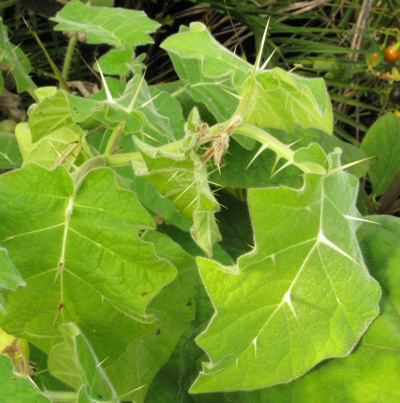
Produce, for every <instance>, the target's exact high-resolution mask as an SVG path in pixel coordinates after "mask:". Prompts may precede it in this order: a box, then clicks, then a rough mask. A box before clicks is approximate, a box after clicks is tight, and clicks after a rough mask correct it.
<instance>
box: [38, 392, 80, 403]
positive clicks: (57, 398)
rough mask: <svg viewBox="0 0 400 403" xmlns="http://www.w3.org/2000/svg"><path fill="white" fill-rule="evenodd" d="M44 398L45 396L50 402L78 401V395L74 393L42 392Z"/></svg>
mask: <svg viewBox="0 0 400 403" xmlns="http://www.w3.org/2000/svg"><path fill="white" fill-rule="evenodd" d="M42 393H43V394H44V395H45V396H47V397H48V398H49V399H50V400H51V401H52V402H64V403H66V402H69V403H72V402H77V401H78V393H76V392H50V391H47V392H42Z"/></svg>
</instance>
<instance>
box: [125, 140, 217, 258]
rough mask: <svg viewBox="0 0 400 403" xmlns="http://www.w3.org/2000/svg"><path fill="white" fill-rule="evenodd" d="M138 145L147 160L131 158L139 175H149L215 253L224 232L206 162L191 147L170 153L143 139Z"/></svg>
mask: <svg viewBox="0 0 400 403" xmlns="http://www.w3.org/2000/svg"><path fill="white" fill-rule="evenodd" d="M136 145H137V147H138V149H139V151H140V153H141V154H142V156H143V160H144V163H143V162H138V161H133V160H132V161H131V163H132V166H133V169H134V171H135V173H136V175H140V176H144V177H146V178H147V179H148V180H149V181H150V182H151V183H152V184H153V185H154V186H155V187H156V188H157V189H158V191H159V192H160V193H161V195H162V196H164V197H166V198H168V199H169V200H171V201H172V203H173V204H174V205H175V207H176V209H177V210H178V211H179V212H180V213H181V214H182V215H183V216H184V217H185V218H186V219H187V220H189V221H190V222H192V227H191V233H192V235H193V238H194V240H195V241H196V242H197V244H198V245H199V246H200V247H201V248H202V249H203V250H204V251H205V252H206V253H207V255H211V253H212V247H213V245H214V243H215V242H217V241H219V240H220V234H219V230H218V226H217V223H216V221H215V212H216V211H218V209H219V205H218V202H217V200H216V199H215V197H214V195H213V193H212V192H211V190H210V187H209V184H208V179H207V178H208V173H207V168H206V165H205V164H204V163H203V162H202V161H201V158H200V157H199V156H198V155H197V154H196V153H195V152H194V151H193V150H191V149H188V150H186V151H178V152H168V151H163V150H160V149H156V148H154V147H151V146H149V145H146V144H145V143H142V142H141V141H136Z"/></svg>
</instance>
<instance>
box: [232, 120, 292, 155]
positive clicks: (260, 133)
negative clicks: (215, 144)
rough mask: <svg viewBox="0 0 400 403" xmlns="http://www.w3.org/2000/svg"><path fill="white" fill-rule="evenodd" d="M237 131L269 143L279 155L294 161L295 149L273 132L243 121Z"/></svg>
mask: <svg viewBox="0 0 400 403" xmlns="http://www.w3.org/2000/svg"><path fill="white" fill-rule="evenodd" d="M236 132H237V133H240V134H244V135H245V136H247V137H251V138H253V139H255V140H257V141H258V142H260V143H261V144H268V148H270V149H271V150H273V151H274V152H275V153H276V154H277V155H279V156H280V157H282V158H285V159H286V160H288V161H292V160H293V157H294V151H293V150H291V149H290V148H289V147H288V146H287V145H286V144H283V143H282V142H280V141H279V140H278V139H276V138H275V137H274V136H272V135H271V134H269V133H267V132H266V131H264V130H263V129H260V128H259V127H257V126H253V125H250V124H247V123H242V124H241V125H240V126H239V127H238V128H237V129H236Z"/></svg>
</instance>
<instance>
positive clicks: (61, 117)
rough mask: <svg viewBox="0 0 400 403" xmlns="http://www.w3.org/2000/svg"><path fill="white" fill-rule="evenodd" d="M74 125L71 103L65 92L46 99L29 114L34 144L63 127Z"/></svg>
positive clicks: (59, 92)
mask: <svg viewBox="0 0 400 403" xmlns="http://www.w3.org/2000/svg"><path fill="white" fill-rule="evenodd" d="M72 125H73V120H72V117H71V113H70V108H69V102H68V98H67V95H66V94H65V92H64V91H57V92H56V93H55V94H54V95H49V96H47V97H45V98H44V99H43V100H42V101H41V102H40V103H39V104H37V105H36V106H35V107H33V108H31V110H30V113H29V127H30V130H31V137H32V143H36V142H37V141H38V140H40V139H41V138H42V137H44V136H46V135H48V134H50V133H52V132H54V131H55V130H57V129H59V128H61V127H65V126H72Z"/></svg>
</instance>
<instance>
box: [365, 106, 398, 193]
mask: <svg viewBox="0 0 400 403" xmlns="http://www.w3.org/2000/svg"><path fill="white" fill-rule="evenodd" d="M361 149H362V150H364V151H365V152H366V153H367V155H368V156H370V157H375V158H374V159H373V160H372V162H371V167H370V170H369V172H368V177H369V179H370V181H371V184H372V192H373V195H374V196H375V197H377V196H381V195H382V194H383V193H384V192H385V189H386V187H387V186H388V184H389V183H390V181H391V180H392V179H393V176H394V174H395V173H396V171H397V169H398V168H399V167H400V118H398V117H397V116H395V115H393V114H392V113H387V114H386V115H384V116H382V117H380V118H379V119H378V120H377V121H376V122H375V123H374V124H373V125H372V126H371V128H370V129H369V130H368V132H367V134H366V135H365V137H364V139H363V141H362V143H361Z"/></svg>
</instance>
